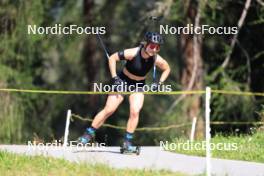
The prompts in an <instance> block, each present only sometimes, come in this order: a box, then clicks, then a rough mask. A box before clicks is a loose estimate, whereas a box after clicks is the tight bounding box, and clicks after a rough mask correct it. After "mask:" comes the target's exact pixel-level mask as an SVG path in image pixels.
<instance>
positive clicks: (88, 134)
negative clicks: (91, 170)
mask: <svg viewBox="0 0 264 176" xmlns="http://www.w3.org/2000/svg"><path fill="white" fill-rule="evenodd" d="M94 142H95V133H94V132H93V131H91V130H90V129H89V128H88V129H86V131H85V132H84V134H83V135H82V136H81V137H79V138H78V140H77V143H81V144H83V145H85V144H92V143H94Z"/></svg>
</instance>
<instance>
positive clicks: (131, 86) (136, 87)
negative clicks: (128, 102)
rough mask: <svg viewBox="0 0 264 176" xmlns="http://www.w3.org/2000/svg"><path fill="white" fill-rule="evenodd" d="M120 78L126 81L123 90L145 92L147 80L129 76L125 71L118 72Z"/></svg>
mask: <svg viewBox="0 0 264 176" xmlns="http://www.w3.org/2000/svg"><path fill="white" fill-rule="evenodd" d="M118 76H119V78H120V79H122V80H123V81H124V83H125V84H124V85H123V91H122V92H143V91H144V89H143V87H144V86H145V80H141V81H136V80H133V79H130V78H129V77H127V76H126V75H125V74H124V73H123V72H120V73H119V74H118Z"/></svg>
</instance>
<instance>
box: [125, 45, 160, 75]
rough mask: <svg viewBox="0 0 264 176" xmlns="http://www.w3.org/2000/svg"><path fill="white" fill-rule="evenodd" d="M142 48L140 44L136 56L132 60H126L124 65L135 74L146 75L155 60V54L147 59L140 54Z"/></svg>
mask: <svg viewBox="0 0 264 176" xmlns="http://www.w3.org/2000/svg"><path fill="white" fill-rule="evenodd" d="M142 48H143V46H142V45H141V46H140V47H139V50H138V52H137V54H136V56H135V57H134V58H133V59H132V60H127V61H126V65H125V67H126V69H127V70H128V71H129V72H130V73H132V74H133V75H136V76H146V74H147V73H148V72H149V71H150V69H151V68H152V67H153V66H154V62H155V56H151V57H149V58H148V59H144V58H143V57H142V56H141V49H142Z"/></svg>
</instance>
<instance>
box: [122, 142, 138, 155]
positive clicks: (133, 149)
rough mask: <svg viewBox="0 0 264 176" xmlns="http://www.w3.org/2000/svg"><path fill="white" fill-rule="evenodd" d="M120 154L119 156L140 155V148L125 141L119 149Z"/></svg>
mask: <svg viewBox="0 0 264 176" xmlns="http://www.w3.org/2000/svg"><path fill="white" fill-rule="evenodd" d="M120 153H121V154H136V155H139V154H140V147H139V146H133V145H132V144H131V142H128V141H125V142H124V143H123V145H122V146H121V147H120Z"/></svg>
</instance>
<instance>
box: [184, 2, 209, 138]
mask: <svg viewBox="0 0 264 176" xmlns="http://www.w3.org/2000/svg"><path fill="white" fill-rule="evenodd" d="M187 8H188V9H187V14H186V20H185V21H186V23H192V24H194V26H198V25H199V20H200V13H199V11H198V9H199V5H198V4H197V3H195V1H190V2H189V4H188V6H187ZM181 49H182V54H183V58H184V61H183V62H184V68H183V72H182V77H181V82H182V85H183V88H184V89H185V90H201V89H203V78H202V76H203V60H202V56H201V52H202V39H201V36H200V35H197V34H194V35H191V34H181ZM189 98H190V100H191V101H190V105H189V106H188V109H187V111H186V113H187V117H188V118H189V119H188V121H189V122H191V121H192V118H193V117H197V119H198V120H197V128H196V129H197V131H196V137H198V138H202V137H203V136H204V125H203V124H204V123H203V122H204V120H203V116H201V96H200V95H192V96H189ZM189 98H188V99H189ZM189 132H190V131H188V134H189Z"/></svg>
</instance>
